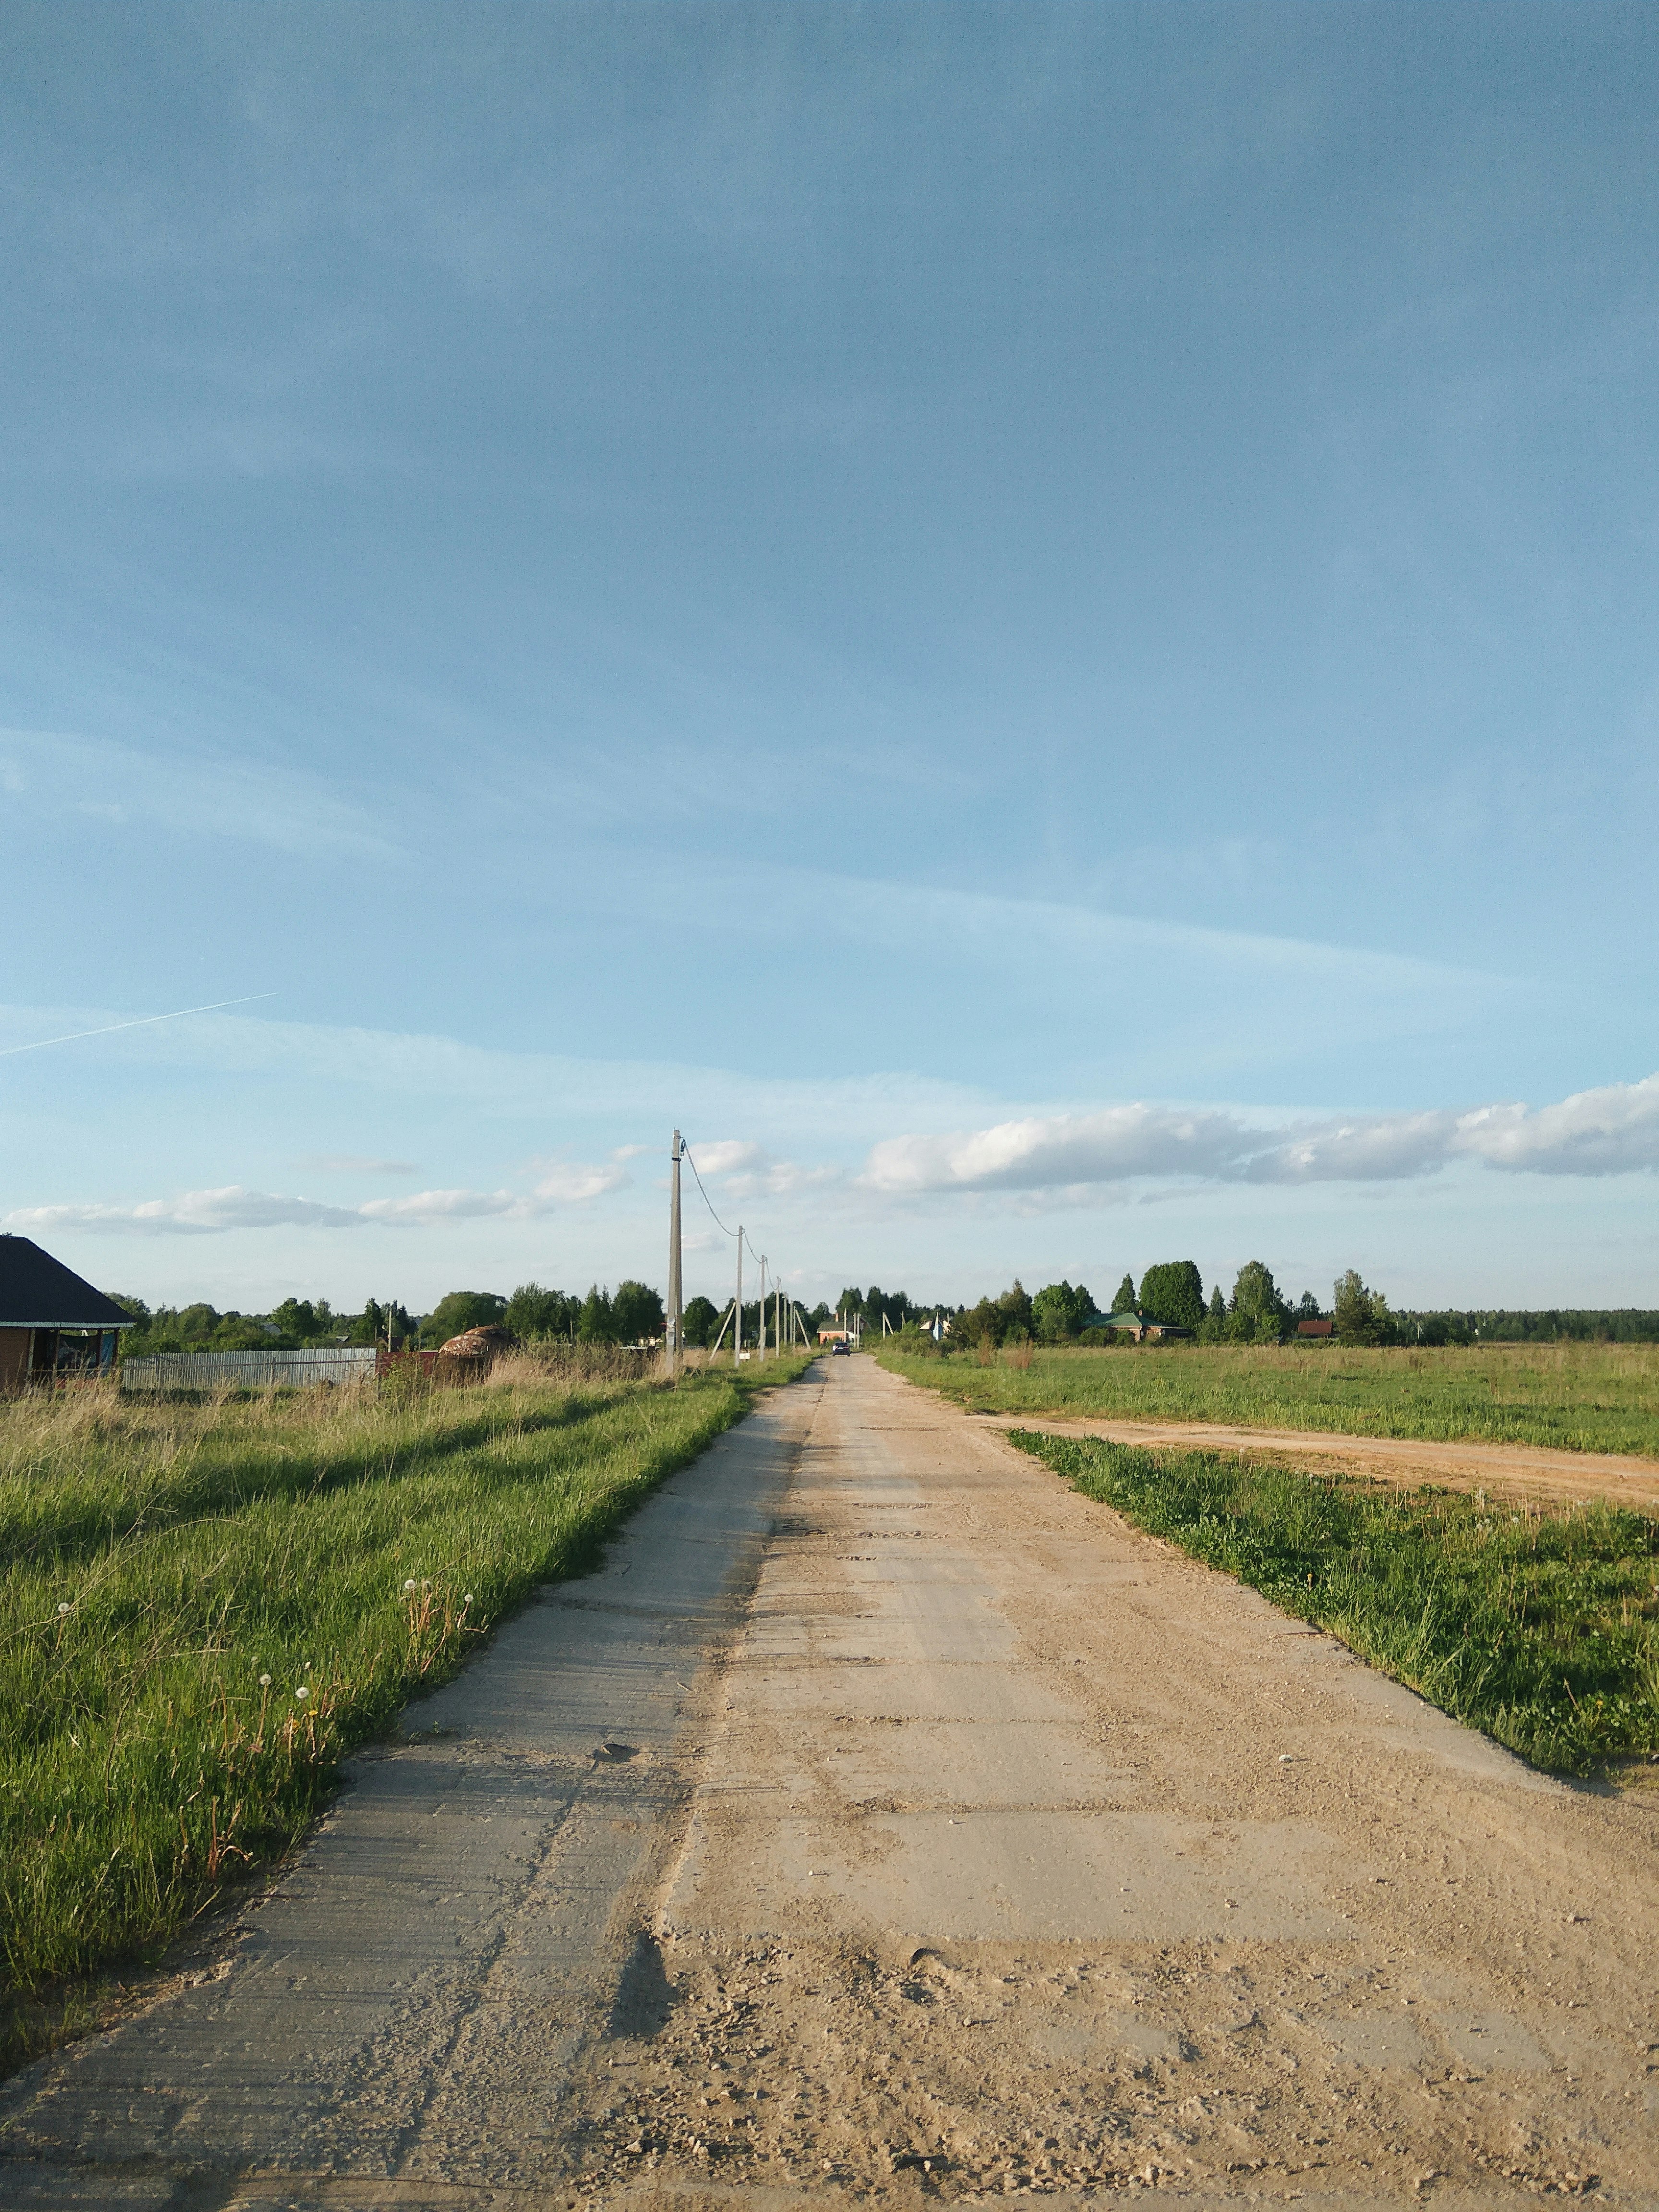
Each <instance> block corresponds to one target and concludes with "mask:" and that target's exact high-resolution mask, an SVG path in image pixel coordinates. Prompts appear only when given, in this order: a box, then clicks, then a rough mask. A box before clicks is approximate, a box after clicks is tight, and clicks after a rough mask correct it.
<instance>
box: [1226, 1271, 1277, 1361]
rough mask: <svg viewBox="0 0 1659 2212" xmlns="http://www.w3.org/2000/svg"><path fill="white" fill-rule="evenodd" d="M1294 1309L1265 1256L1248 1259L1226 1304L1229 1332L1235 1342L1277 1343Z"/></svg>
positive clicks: (1239, 1272)
mask: <svg viewBox="0 0 1659 2212" xmlns="http://www.w3.org/2000/svg"><path fill="white" fill-rule="evenodd" d="M1290 1321H1291V1312H1290V1308H1289V1307H1288V1306H1287V1305H1286V1304H1285V1301H1284V1299H1283V1298H1282V1297H1280V1296H1279V1285H1278V1284H1277V1283H1275V1282H1274V1280H1273V1270H1272V1268H1271V1267H1268V1265H1267V1261H1265V1260H1247V1261H1245V1262H1244V1265H1243V1267H1241V1268H1240V1269H1239V1271H1238V1279H1237V1281H1236V1282H1235V1283H1234V1285H1233V1295H1232V1297H1231V1301H1230V1302H1229V1304H1228V1308H1227V1334H1228V1336H1229V1337H1230V1338H1231V1340H1232V1341H1233V1342H1234V1343H1235V1344H1278V1343H1280V1342H1281V1341H1282V1340H1283V1339H1284V1336H1285V1331H1286V1329H1287V1328H1289V1327H1290Z"/></svg>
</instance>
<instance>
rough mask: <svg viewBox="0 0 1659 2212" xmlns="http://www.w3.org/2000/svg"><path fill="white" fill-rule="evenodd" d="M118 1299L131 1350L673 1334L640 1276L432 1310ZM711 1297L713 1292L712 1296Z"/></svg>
mask: <svg viewBox="0 0 1659 2212" xmlns="http://www.w3.org/2000/svg"><path fill="white" fill-rule="evenodd" d="M110 1295H111V1297H112V1298H113V1300H114V1302H115V1304H117V1305H118V1306H119V1307H120V1308H121V1309H122V1310H123V1311H124V1312H125V1313H129V1314H131V1316H132V1317H133V1319H134V1320H135V1321H136V1322H137V1324H138V1326H137V1328H135V1329H133V1330H132V1331H131V1334H129V1335H128V1337H127V1340H126V1343H125V1347H124V1352H125V1357H127V1358H134V1357H138V1358H142V1357H143V1355H144V1354H145V1353H147V1352H302V1351H309V1350H312V1349H314V1348H318V1347H321V1346H333V1345H363V1346H368V1345H374V1344H386V1343H387V1342H388V1341H390V1343H391V1344H392V1346H393V1347H394V1348H395V1349H397V1350H404V1349H406V1348H408V1347H410V1346H424V1347H432V1346H437V1345H441V1344H447V1342H448V1341H449V1340H450V1338H451V1337H453V1336H459V1335H460V1334H462V1333H463V1332H464V1331H465V1330H466V1329H469V1328H500V1329H504V1330H505V1331H506V1332H507V1334H508V1335H510V1336H514V1337H517V1338H519V1339H520V1340H523V1341H525V1342H527V1343H535V1342H545V1341H549V1340H563V1341H567V1342H571V1343H579V1344H638V1343H641V1342H643V1341H646V1340H649V1339H651V1338H653V1337H660V1336H661V1334H662V1333H663V1303H662V1296H661V1293H660V1292H659V1291H653V1290H652V1289H651V1288H650V1287H649V1286H648V1285H647V1284H644V1283H636V1282H633V1281H624V1282H621V1283H618V1284H617V1287H616V1289H615V1290H614V1291H611V1290H610V1289H601V1288H600V1287H599V1285H598V1284H597V1283H596V1284H595V1285H593V1286H592V1289H591V1290H589V1291H588V1292H587V1293H586V1296H585V1297H583V1296H581V1295H580V1294H574V1293H569V1292H566V1291H548V1290H544V1289H543V1288H542V1286H541V1285H540V1284H539V1283H520V1285H519V1287H518V1289H517V1290H516V1291H513V1292H512V1293H511V1295H510V1296H507V1295H503V1294H502V1293H501V1292H500V1291H448V1292H447V1294H446V1295H445V1296H444V1297H441V1298H440V1299H439V1301H438V1303H437V1304H436V1305H435V1306H434V1307H433V1309H432V1310H431V1312H430V1313H429V1314H423V1315H412V1314H410V1311H409V1309H408V1308H407V1307H406V1306H405V1305H404V1304H401V1303H400V1302H399V1301H398V1300H397V1299H395V1298H394V1299H389V1300H388V1301H387V1302H386V1304H384V1305H382V1304H380V1301H379V1300H378V1299H375V1298H370V1299H369V1300H368V1302H367V1303H366V1304H365V1305H364V1307H363V1309H362V1312H361V1313H352V1312H350V1311H349V1310H344V1311H337V1310H335V1308H334V1307H333V1305H332V1304H331V1303H330V1302H329V1300H328V1299H327V1298H314V1299H313V1298H284V1299H283V1302H282V1304H280V1305H277V1306H273V1307H272V1308H271V1310H270V1312H269V1313H264V1314H249V1313H239V1312H237V1311H235V1310H234V1309H233V1310H231V1311H230V1312H228V1313H221V1312H219V1311H218V1310H217V1309H216V1307H214V1306H211V1305H209V1304H206V1302H205V1301H198V1302H197V1304H194V1305H187V1306H165V1305H164V1306H157V1307H155V1309H154V1310H152V1309H151V1308H150V1307H149V1306H148V1305H147V1304H145V1303H144V1301H143V1299H142V1298H136V1297H128V1296H126V1295H125V1293H123V1292H120V1291H112V1292H111V1293H110ZM704 1303H705V1304H706V1303H707V1301H706V1300H705V1301H704Z"/></svg>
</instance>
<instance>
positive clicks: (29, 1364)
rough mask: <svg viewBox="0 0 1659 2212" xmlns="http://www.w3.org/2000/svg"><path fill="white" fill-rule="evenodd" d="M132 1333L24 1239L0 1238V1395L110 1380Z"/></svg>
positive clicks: (97, 1296) (127, 1320)
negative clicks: (80, 1380)
mask: <svg viewBox="0 0 1659 2212" xmlns="http://www.w3.org/2000/svg"><path fill="white" fill-rule="evenodd" d="M133 1326H134V1322H133V1319H132V1316H131V1314H125V1313H123V1312H122V1310H121V1309H120V1307H119V1306H118V1305H117V1304H115V1303H114V1302H113V1300H112V1299H110V1298H106V1297H105V1296H104V1294H103V1292H102V1291H95V1290H94V1288H93V1287H92V1285H91V1284H90V1283H88V1282H87V1281H85V1280H83V1279H82V1277H81V1276H79V1275H77V1274H76V1273H75V1272H74V1271H73V1269H72V1268H69V1267H64V1263H63V1261H61V1260H54V1259H53V1258H52V1255H51V1253H50V1252H43V1251H42V1250H41V1249H40V1246H39V1245H38V1244H36V1243H33V1241H32V1239H30V1238H29V1237H0V1391H11V1390H21V1389H27V1387H28V1385H29V1384H31V1383H48V1382H53V1381H55V1380H56V1379H57V1378H58V1377H59V1376H65V1377H67V1376H95V1375H108V1374H112V1373H113V1371H114V1368H115V1351H116V1346H117V1344H118V1342H119V1335H118V1332H119V1331H120V1330H122V1329H124V1328H132V1327H133Z"/></svg>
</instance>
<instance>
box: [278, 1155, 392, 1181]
mask: <svg viewBox="0 0 1659 2212" xmlns="http://www.w3.org/2000/svg"><path fill="white" fill-rule="evenodd" d="M294 1164H295V1167H296V1168H298V1169H299V1170H300V1171H301V1174H302V1175H390V1176H410V1175H415V1174H416V1173H417V1172H418V1170H417V1168H416V1163H415V1162H414V1161H413V1160H377V1159H371V1158H366V1157H365V1156H364V1155H363V1154H362V1153H360V1152H309V1153H307V1156H306V1157H305V1158H304V1159H302V1160H295V1163H294Z"/></svg>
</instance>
